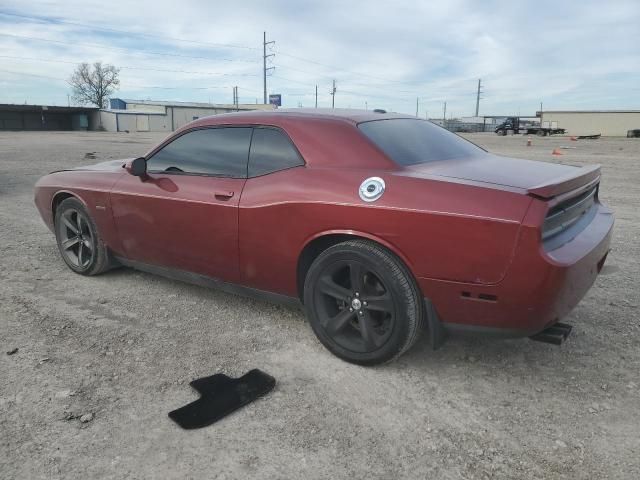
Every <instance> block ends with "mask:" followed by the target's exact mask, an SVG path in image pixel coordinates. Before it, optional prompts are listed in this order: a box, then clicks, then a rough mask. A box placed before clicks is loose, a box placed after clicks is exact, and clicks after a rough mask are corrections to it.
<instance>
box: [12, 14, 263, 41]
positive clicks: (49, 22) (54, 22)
mask: <svg viewBox="0 0 640 480" xmlns="http://www.w3.org/2000/svg"><path fill="white" fill-rule="evenodd" d="M0 15H5V16H9V17H17V18H24V19H27V20H37V21H39V22H40V23H45V24H47V25H58V24H64V25H73V26H76V27H82V28H88V29H91V30H103V31H105V32H117V33H125V34H127V35H131V36H139V37H150V38H160V39H166V40H173V41H176V42H185V43H193V44H196V45H207V46H212V47H222V48H241V49H246V50H258V48H257V47H249V46H246V45H235V44H230V43H212V42H202V41H198V40H187V39H185V38H176V37H169V36H166V35H156V34H153V33H142V32H132V31H130V30H120V29H117V28H111V27H98V26H95V25H88V24H86V23H78V22H70V21H68V20H62V19H59V18H55V19H51V18H43V17H37V16H31V15H20V14H17V13H7V12H0Z"/></svg>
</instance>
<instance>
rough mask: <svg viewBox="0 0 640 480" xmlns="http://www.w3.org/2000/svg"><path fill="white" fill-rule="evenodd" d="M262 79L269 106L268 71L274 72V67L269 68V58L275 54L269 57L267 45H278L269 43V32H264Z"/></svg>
mask: <svg viewBox="0 0 640 480" xmlns="http://www.w3.org/2000/svg"><path fill="white" fill-rule="evenodd" d="M262 33H263V38H262V67H263V68H262V78H263V80H264V104H265V105H266V104H267V70H273V67H269V68H267V58H269V57H273V56H274V55H275V54H273V53H271V54H269V55H267V45H269V44H271V43H276V42H274V41H273V40H272V41H270V42H267V32H262Z"/></svg>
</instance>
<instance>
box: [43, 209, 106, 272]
mask: <svg viewBox="0 0 640 480" xmlns="http://www.w3.org/2000/svg"><path fill="white" fill-rule="evenodd" d="M55 233H56V241H57V243H58V250H59V251H60V256H61V257H62V259H63V260H64V262H65V263H66V264H67V266H68V267H69V268H70V269H71V270H73V271H74V272H76V273H79V274H81V275H98V274H99V273H102V272H104V271H106V270H108V269H109V267H110V261H109V251H108V250H107V247H106V246H105V244H104V242H103V241H102V238H101V237H100V233H99V232H98V229H97V228H96V224H95V223H94V221H93V219H92V218H91V216H90V215H89V213H88V212H87V209H86V208H85V207H84V205H83V204H82V202H80V201H79V200H78V199H76V198H67V199H65V200H63V201H62V202H61V203H60V205H58V208H57V209H56V212H55Z"/></svg>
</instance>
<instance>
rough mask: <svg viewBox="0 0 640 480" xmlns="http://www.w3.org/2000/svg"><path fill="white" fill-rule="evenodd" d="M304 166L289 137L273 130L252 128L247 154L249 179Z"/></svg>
mask: <svg viewBox="0 0 640 480" xmlns="http://www.w3.org/2000/svg"><path fill="white" fill-rule="evenodd" d="M300 165H304V161H303V160H302V157H300V154H299V153H298V150H296V148H295V147H294V146H293V144H292V143H291V141H290V140H289V137H287V135H285V134H284V133H283V132H282V131H280V130H278V129H275V128H254V130H253V137H252V138H251V151H250V153H249V172H248V173H249V175H248V176H249V178H251V177H258V176H260V175H266V174H268V173H272V172H277V171H280V170H285V169H287V168H292V167H298V166H300Z"/></svg>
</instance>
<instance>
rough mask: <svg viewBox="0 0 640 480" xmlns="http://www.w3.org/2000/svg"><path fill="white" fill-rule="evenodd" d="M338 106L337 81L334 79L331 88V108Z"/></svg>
mask: <svg viewBox="0 0 640 480" xmlns="http://www.w3.org/2000/svg"><path fill="white" fill-rule="evenodd" d="M335 107H336V81H335V80H334V81H333V88H332V89H331V108H335Z"/></svg>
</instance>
